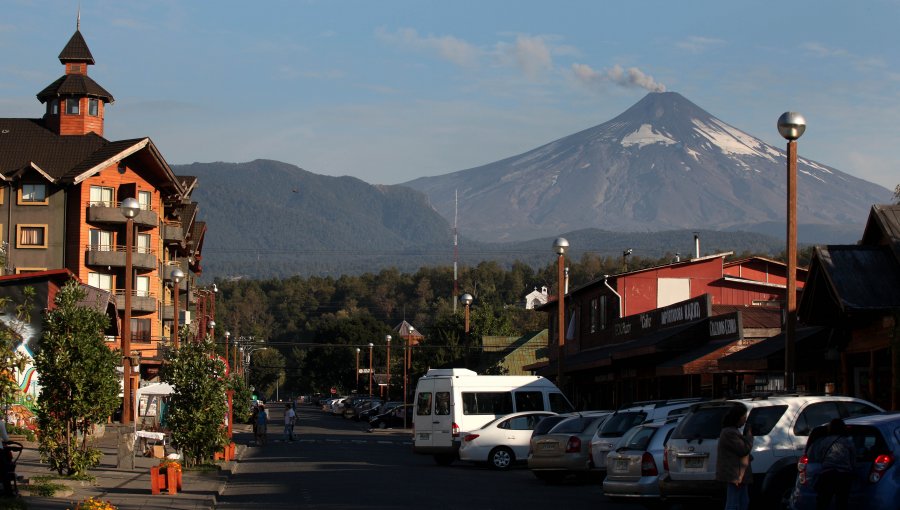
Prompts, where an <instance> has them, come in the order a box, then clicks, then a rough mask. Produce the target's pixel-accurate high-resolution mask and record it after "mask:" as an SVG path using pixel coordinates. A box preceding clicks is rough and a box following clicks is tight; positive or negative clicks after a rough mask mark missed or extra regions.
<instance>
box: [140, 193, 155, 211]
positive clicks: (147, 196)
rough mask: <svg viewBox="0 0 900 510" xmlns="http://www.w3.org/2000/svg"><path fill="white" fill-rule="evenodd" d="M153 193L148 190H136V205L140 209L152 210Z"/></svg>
mask: <svg viewBox="0 0 900 510" xmlns="http://www.w3.org/2000/svg"><path fill="white" fill-rule="evenodd" d="M152 200H153V194H152V193H150V192H149V191H138V205H139V206H140V208H141V210H142V211H152V210H153V208H152V207H151V203H152Z"/></svg>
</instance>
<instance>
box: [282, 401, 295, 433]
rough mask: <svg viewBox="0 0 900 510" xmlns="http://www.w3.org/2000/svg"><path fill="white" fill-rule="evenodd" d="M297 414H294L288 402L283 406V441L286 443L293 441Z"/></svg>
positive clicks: (292, 407)
mask: <svg viewBox="0 0 900 510" xmlns="http://www.w3.org/2000/svg"><path fill="white" fill-rule="evenodd" d="M296 418H297V413H295V412H294V406H293V405H292V404H291V403H290V402H288V403H287V404H285V405H284V439H285V440H286V441H291V442H293V441H294V420H295V419H296Z"/></svg>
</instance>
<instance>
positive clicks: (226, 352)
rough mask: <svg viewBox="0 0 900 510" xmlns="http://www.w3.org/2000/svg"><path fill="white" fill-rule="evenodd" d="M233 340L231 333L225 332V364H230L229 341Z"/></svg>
mask: <svg viewBox="0 0 900 510" xmlns="http://www.w3.org/2000/svg"><path fill="white" fill-rule="evenodd" d="M229 338H231V331H227V330H226V331H225V363H228V339H229ZM232 370H233V368H232Z"/></svg>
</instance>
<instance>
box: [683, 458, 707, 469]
mask: <svg viewBox="0 0 900 510" xmlns="http://www.w3.org/2000/svg"><path fill="white" fill-rule="evenodd" d="M684 467H685V468H687V469H698V468H702V467H703V457H688V458H686V459H684Z"/></svg>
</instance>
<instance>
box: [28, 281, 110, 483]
mask: <svg viewBox="0 0 900 510" xmlns="http://www.w3.org/2000/svg"><path fill="white" fill-rule="evenodd" d="M84 296H85V293H84V291H83V290H82V289H81V287H80V286H79V284H78V283H76V282H74V281H70V282H69V283H67V284H66V285H65V286H64V287H63V288H62V289H61V290H60V291H59V293H58V294H57V295H56V308H54V309H53V310H52V311H50V312H49V313H47V315H46V326H45V328H44V335H43V338H42V339H41V346H40V351H39V352H38V353H37V355H36V356H35V358H34V362H35V368H36V369H37V371H38V373H39V374H40V378H41V392H40V396H39V397H38V402H39V404H38V407H37V416H38V428H39V430H40V434H39V435H38V441H39V449H40V453H41V459H42V460H44V461H46V462H48V463H49V464H50V469H53V470H56V472H57V473H59V474H61V475H62V474H65V475H77V474H84V473H85V472H86V471H87V469H88V468H91V467H93V466H96V465H97V464H98V463H99V462H100V459H101V457H102V455H103V454H102V452H101V451H100V450H99V449H96V448H94V447H93V436H92V432H93V426H94V425H95V424H97V423H106V420H107V418H108V417H109V416H110V415H111V414H112V413H113V411H115V409H116V408H117V407H118V406H119V404H120V401H119V396H118V395H119V376H118V374H117V373H116V366H117V365H119V360H120V359H121V354H120V353H119V351H112V350H110V348H109V347H107V345H106V341H105V339H104V336H103V332H104V330H105V329H106V327H107V325H108V324H109V318H108V317H107V316H106V314H104V313H103V312H100V311H97V310H95V309H93V308H88V307H85V306H80V305H79V304H78V303H79V302H80V301H81V300H82V299H84Z"/></svg>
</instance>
